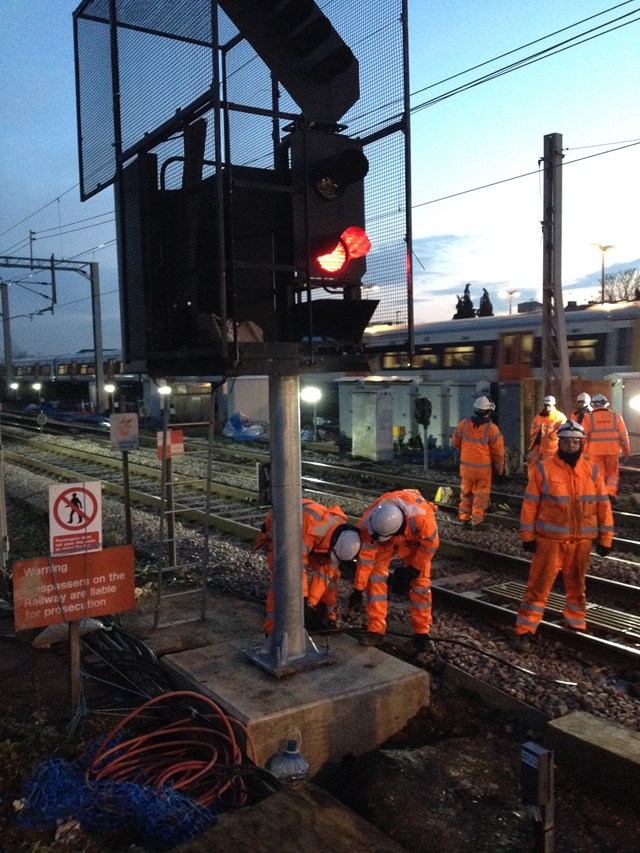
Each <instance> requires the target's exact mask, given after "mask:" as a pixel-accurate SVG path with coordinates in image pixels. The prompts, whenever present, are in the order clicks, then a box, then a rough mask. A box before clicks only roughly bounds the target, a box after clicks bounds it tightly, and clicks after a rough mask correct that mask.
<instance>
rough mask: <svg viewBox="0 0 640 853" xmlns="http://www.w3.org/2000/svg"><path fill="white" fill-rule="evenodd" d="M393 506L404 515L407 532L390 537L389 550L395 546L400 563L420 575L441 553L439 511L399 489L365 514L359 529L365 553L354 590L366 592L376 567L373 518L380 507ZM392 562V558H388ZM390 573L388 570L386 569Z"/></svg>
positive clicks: (414, 491)
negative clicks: (415, 570)
mask: <svg viewBox="0 0 640 853" xmlns="http://www.w3.org/2000/svg"><path fill="white" fill-rule="evenodd" d="M383 502H384V503H394V504H395V505H396V506H398V507H399V508H400V509H401V510H402V511H403V513H404V515H405V518H406V524H405V526H404V530H403V531H401V532H400V533H399V534H398V535H397V536H393V537H391V539H390V540H388V542H385V543H382V545H383V546H386V545H387V544H388V543H392V544H393V546H394V548H395V549H396V550H395V553H396V556H397V557H398V559H400V560H402V561H403V562H404V564H405V565H406V566H413V568H414V569H417V570H418V571H419V572H423V571H425V570H426V569H429V568H430V566H431V559H432V557H433V555H434V554H435V553H436V551H437V550H438V546H439V545H440V540H439V538H438V527H437V525H436V519H435V515H434V511H435V510H436V509H437V507H436V506H435V505H434V504H432V503H430V502H429V501H428V500H426V498H423V497H422V495H421V494H420V492H419V491H418V490H417V489H400V490H398V491H396V492H386V494H384V495H381V496H380V497H379V498H377V500H375V501H374V502H373V503H372V504H371V506H370V507H369V508H368V509H367V510H365V512H364V514H363V515H362V517H361V519H360V521H359V522H358V527H359V529H360V534H361V536H362V549H361V551H360V554H359V555H358V563H357V566H356V575H355V580H354V587H355V589H365V588H366V585H367V581H368V579H369V575H370V574H371V571H372V568H373V567H374V565H375V563H376V556H377V551H378V547H379V546H378V543H377V542H376V541H374V539H373V537H372V530H371V527H370V518H371V513H372V512H373V510H374V509H375V508H376V507H377V506H378V504H379V503H383ZM389 559H390V557H389ZM386 568H387V569H388V566H387V567H386Z"/></svg>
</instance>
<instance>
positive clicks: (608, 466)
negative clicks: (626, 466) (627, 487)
mask: <svg viewBox="0 0 640 853" xmlns="http://www.w3.org/2000/svg"><path fill="white" fill-rule="evenodd" d="M589 459H590V460H591V461H592V462H595V464H596V465H597V466H598V468H599V469H600V471H602V476H603V477H604V484H605V486H606V489H607V494H609V495H611V497H613V498H615V496H616V495H617V494H618V483H619V482H620V457H619V456H618V455H617V454H616V455H615V456H595V455H594V454H593V453H589Z"/></svg>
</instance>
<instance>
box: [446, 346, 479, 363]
mask: <svg viewBox="0 0 640 853" xmlns="http://www.w3.org/2000/svg"><path fill="white" fill-rule="evenodd" d="M474 355H475V347H473V346H457V347H455V346H454V347H445V348H444V350H443V353H442V366H443V367H473V360H474Z"/></svg>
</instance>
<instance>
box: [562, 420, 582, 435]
mask: <svg viewBox="0 0 640 853" xmlns="http://www.w3.org/2000/svg"><path fill="white" fill-rule="evenodd" d="M556 435H557V436H558V438H559V439H560V438H585V432H584V429H583V428H582V426H581V425H580V424H579V423H578V422H577V421H565V422H564V423H563V424H561V425H560V426H559V427H558V432H557V433H556Z"/></svg>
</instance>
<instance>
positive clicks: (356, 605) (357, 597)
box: [349, 589, 364, 613]
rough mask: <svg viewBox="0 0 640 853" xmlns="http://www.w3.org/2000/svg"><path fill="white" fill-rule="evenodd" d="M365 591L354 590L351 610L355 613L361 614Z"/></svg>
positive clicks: (350, 605)
mask: <svg viewBox="0 0 640 853" xmlns="http://www.w3.org/2000/svg"><path fill="white" fill-rule="evenodd" d="M363 593H364V590H362V589H354V590H353V592H352V593H351V595H350V596H349V610H353V612H354V613H359V612H360V608H361V607H362V596H363Z"/></svg>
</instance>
